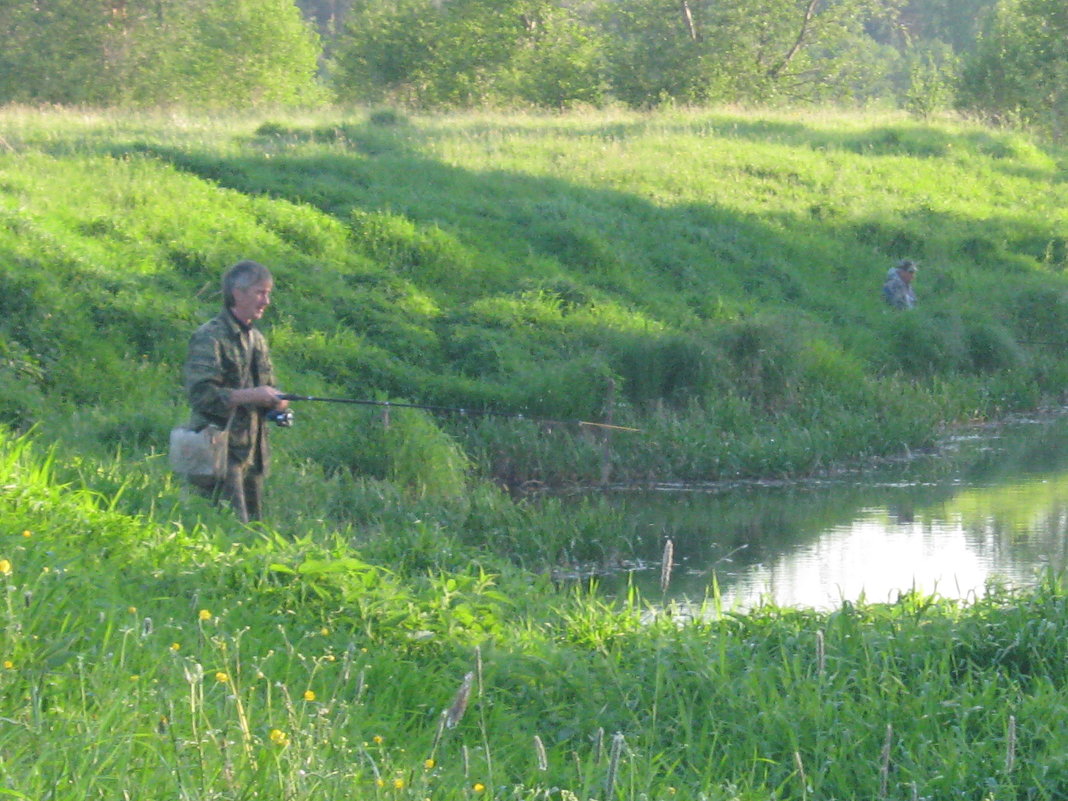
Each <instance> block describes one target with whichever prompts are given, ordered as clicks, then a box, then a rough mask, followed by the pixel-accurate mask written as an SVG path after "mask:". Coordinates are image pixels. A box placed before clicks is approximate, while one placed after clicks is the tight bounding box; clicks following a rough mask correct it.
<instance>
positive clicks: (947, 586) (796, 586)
mask: <svg viewBox="0 0 1068 801" xmlns="http://www.w3.org/2000/svg"><path fill="white" fill-rule="evenodd" d="M1042 567H1044V564H1042V563H1039V562H1037V561H1034V560H1032V559H1030V558H1028V559H1022V560H1020V559H1016V558H1014V557H1013V554H1012V553H1006V552H1005V550H1004V549H1002V548H1000V547H998V538H997V536H996V534H995V533H994V532H993V531H990V532H988V533H987V535H986V536H984V537H981V538H977V537H976V536H975V532H974V531H972V532H969V531H968V530H967V529H965V527H964V526H963V525H962V523H961V522H960V521H948V520H947V521H914V522H909V523H896V522H894V521H892V520H891V519H889V517H888V515H887V513H886V511H885V510H864V511H863V512H862V513H861V515H860V516H859V517H858V518H857V520H855V521H854V522H853V523H852V524H850V525H846V526H836V527H834V528H832V529H830V530H828V531H827V532H826V533H825V534H823V535H822V536H821V537H820V538H819V539H817V540H816V541H815V542H813V543H811V544H809V545H806V546H804V547H802V548H800V549H799V550H797V551H795V552H792V553H787V554H780V555H779V556H778V557H776V558H775V559H774V560H773V561H772V562H771V563H770V564H757V565H752V566H750V567H749V568H747V569H745V570H743V571H742V572H741V573H740V574H738V575H735V576H734V577H732V578H731V579H729V581H728V582H725V583H726V584H727V587H725V588H724V589H723V590H722V593H721V594H722V598H723V607H724V608H725V609H732V608H740V609H746V608H750V607H752V606H755V605H757V604H758V603H760V602H761V601H762V600H766V601H769V602H771V603H773V604H775V605H778V606H791V607H808V608H815V609H833V608H837V607H839V606H841V603H842V601H843V600H849V601H856V600H859V599H861V598H864V599H866V600H867V601H870V602H883V601H894V600H896V599H897V597H898V595H899V594H900V593H901V592H903V591H908V590H912V589H914V590H917V591H919V592H921V593H925V594H937V595H940V596H943V597H952V598H969V597H975V596H980V595H982V594H983V592H984V588H985V587H986V586H987V583H988V582H989V581H992V580H993V581H999V582H1001V583H1004V584H1007V585H1010V586H1026V585H1029V584H1031V583H1033V581H1034V578H1035V572H1036V570H1040V569H1041V568H1042ZM721 580H722V579H721Z"/></svg>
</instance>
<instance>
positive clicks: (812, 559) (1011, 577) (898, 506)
mask: <svg viewBox="0 0 1068 801" xmlns="http://www.w3.org/2000/svg"><path fill="white" fill-rule="evenodd" d="M606 497H607V499H608V502H609V503H610V504H612V505H613V506H614V507H616V508H617V509H618V510H619V511H620V513H621V514H622V515H623V518H624V519H625V520H626V524H627V526H628V527H632V528H633V531H634V533H635V540H634V541H635V548H634V553H633V554H632V555H631V557H630V558H628V559H626V560H623V561H622V562H621V563H620V565H618V566H617V567H616V568H615V569H614V570H603V569H602V570H598V571H587V572H585V573H584V571H576V573H575V574H574V576H573V577H572V578H573V579H574V580H583V579H584V578H585V577H586V576H588V574H589V572H597V573H599V574H600V575H599V576H598V578H597V581H598V584H599V587H600V589H601V591H602V592H603V593H606V594H615V593H622V592H625V591H626V589H627V588H628V587H629V586H631V585H633V586H636V587H637V588H638V589H639V591H640V592H641V593H642V596H643V597H644V598H646V599H647V600H650V601H668V600H671V601H677V602H686V603H694V602H701V601H702V600H704V599H707V598H709V597H710V596H711V595H712V594H713V593H717V592H718V594H719V597H720V600H721V603H722V605H723V607H724V608H726V609H738V610H744V609H747V608H752V607H753V606H755V605H757V604H760V603H762V602H770V603H773V604H775V605H778V606H789V607H803V608H816V609H831V608H837V607H838V606H840V605H841V603H842V601H846V600H848V601H870V602H881V601H893V600H895V599H896V598H897V597H898V596H899V595H900V594H901V593H904V592H908V591H911V590H916V591H920V592H923V593H928V594H936V595H939V596H942V597H948V598H958V599H963V600H967V599H969V598H974V597H978V596H981V595H982V594H984V593H985V592H986V590H987V588H988V587H989V586H991V585H992V584H998V585H1001V586H1006V587H1015V588H1025V587H1028V586H1032V585H1034V584H1035V583H1036V582H1037V581H1038V580H1039V579H1040V578H1041V577H1042V575H1044V574H1046V573H1049V572H1050V571H1052V572H1053V573H1055V574H1060V573H1061V572H1063V570H1064V569H1065V566H1066V565H1068V545H1066V535H1068V415H1065V414H1063V413H1058V414H1045V415H1041V416H1034V417H1028V418H1017V419H1014V420H1010V421H1007V422H1004V423H1001V424H997V425H981V426H979V425H977V426H969V427H964V428H960V429H956V430H954V431H953V432H952V433H950V434H949V435H947V436H946V437H945V438H944V439H943V441H942V442H941V443H940V444H939V446H938V447H937V448H936V449H934V450H933V451H931V452H928V453H922V454H907V455H905V456H903V457H902V458H900V459H897V460H885V461H883V462H882V463H880V464H878V465H869V466H866V467H862V468H857V469H854V470H841V471H838V472H835V473H831V474H827V475H824V476H820V477H817V478H812V479H805V480H798V481H746V482H721V483H717V484H708V485H700V486H692V485H690V486H684V485H659V486H655V487H651V488H641V489H633V488H622V487H617V488H614V489H613V490H610V491H608V492H607V493H606ZM669 540H670V542H671V548H672V550H673V559H672V568H671V570H670V578H669V582H668V584H667V591H666V592H662V589H661V587H662V580H663V579H664V578H665V572H664V549H665V545H666V543H667V542H668V541H669Z"/></svg>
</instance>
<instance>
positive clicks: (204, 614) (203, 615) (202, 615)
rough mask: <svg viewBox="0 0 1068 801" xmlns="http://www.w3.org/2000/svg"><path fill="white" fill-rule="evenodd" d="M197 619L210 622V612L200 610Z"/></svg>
mask: <svg viewBox="0 0 1068 801" xmlns="http://www.w3.org/2000/svg"><path fill="white" fill-rule="evenodd" d="M198 617H199V618H200V619H201V620H211V612H209V611H208V610H207V609H201V610H200V614H199V615H198Z"/></svg>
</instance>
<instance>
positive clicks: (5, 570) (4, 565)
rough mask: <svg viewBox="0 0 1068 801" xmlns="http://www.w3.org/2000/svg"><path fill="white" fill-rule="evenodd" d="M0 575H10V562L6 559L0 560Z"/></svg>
mask: <svg viewBox="0 0 1068 801" xmlns="http://www.w3.org/2000/svg"><path fill="white" fill-rule="evenodd" d="M0 574H3V575H5V576H10V575H11V562H9V561H8V560H7V559H0Z"/></svg>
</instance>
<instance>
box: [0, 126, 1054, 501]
mask: <svg viewBox="0 0 1068 801" xmlns="http://www.w3.org/2000/svg"><path fill="white" fill-rule="evenodd" d="M376 120H378V121H379V122H376ZM381 120H385V122H381ZM3 130H4V137H5V140H4V141H5V142H7V147H6V148H5V150H4V152H3V153H2V154H0V219H2V220H3V225H2V226H0V252H2V253H3V255H4V260H3V263H4V265H5V266H4V268H3V272H0V289H2V290H3V293H2V296H3V298H4V300H3V301H2V306H3V312H4V323H3V326H2V328H0V336H2V339H0V342H2V345H3V352H4V354H5V356H4V366H3V368H2V369H4V370H5V372H6V374H8V375H11V376H13V377H16V378H19V379H21V383H22V384H24V385H25V386H20V387H19V389H18V391H14V390H11V389H8V390H6V391H4V392H3V394H2V396H0V408H2V409H3V411H4V413H5V416H6V418H7V419H8V420H10V421H12V422H14V423H15V424H16V425H17V426H22V427H25V426H28V425H30V424H33V423H38V424H40V425H41V426H42V427H43V429H44V430H46V431H47V432H48V435H49V436H50V437H55V438H59V439H64V440H66V439H69V438H72V437H73V438H74V439H76V440H79V439H89V440H93V439H96V440H102V441H103V443H104V444H107V445H111V446H114V445H115V444H118V443H121V444H123V445H124V446H128V447H129V448H132V449H133V450H134V451H141V450H143V449H145V448H146V447H150V446H151V445H153V444H155V443H160V442H162V441H163V439H164V438H165V437H164V435H165V433H166V430H167V428H168V427H169V426H170V425H171V424H172V423H173V422H175V421H176V420H177V419H179V418H180V417H181V414H182V411H181V409H182V402H181V399H180V398H179V397H178V393H177V392H176V391H175V386H174V377H175V376H176V375H177V370H178V364H179V363H180V361H181V358H182V353H183V348H184V342H185V337H186V335H187V333H188V331H189V330H191V329H192V327H193V326H194V325H195V324H196V323H197V322H198V321H199V320H201V319H203V318H204V316H205V315H206V314H208V313H210V311H211V310H212V308H213V307H214V305H215V304H216V302H217V295H216V294H215V292H214V288H215V283H216V282H217V280H218V274H219V273H220V271H221V270H222V269H223V268H224V267H225V266H226V265H227V264H229V263H232V262H233V261H235V260H237V259H239V258H244V257H255V258H258V259H259V260H261V261H263V262H265V263H267V264H268V265H269V266H271V267H272V269H273V270H275V272H276V273H277V274H278V279H279V287H278V292H277V293H276V306H275V308H274V309H273V310H272V311H271V312H270V313H269V315H268V320H267V321H266V322H265V325H266V326H267V327H268V328H269V329H270V330H269V333H270V335H271V338H272V342H273V345H274V349H275V352H276V353H277V354H278V359H277V360H278V361H279V365H280V370H281V373H282V376H283V379H284V381H285V384H286V388H288V389H289V390H290V391H295V392H300V393H303V394H312V393H316V394H324V393H330V394H338V395H345V396H355V397H378V398H392V399H395V400H408V401H415V402H423V403H430V404H437V405H446V406H458V407H465V408H476V409H486V408H488V409H497V410H502V411H509V412H522V413H524V414H527V415H530V416H539V417H549V418H554V419H560V418H563V419H573V418H579V419H593V420H598V419H603V418H604V416H605V414H606V409H605V405H606V403H608V402H609V398H610V397H611V398H612V399H613V400H612V404H613V407H614V408H613V409H612V413H613V419H615V420H616V421H617V422H623V423H625V424H632V425H635V426H637V427H639V428H643V429H645V430H646V433H645V434H644V435H641V436H617V437H614V438H613V439H612V447H611V465H612V475H613V477H614V478H616V479H619V480H624V481H626V480H636V479H637V480H642V479H646V478H648V477H650V476H655V477H657V478H661V479H664V480H710V479H716V478H724V477H733V476H737V475H747V476H753V475H767V474H776V475H790V474H795V475H796V474H804V473H808V472H812V471H814V470H819V469H821V468H824V467H826V466H828V465H830V464H833V463H836V462H840V461H842V460H849V459H855V458H864V457H868V456H872V455H881V454H886V453H892V452H896V451H899V450H901V449H902V448H903V447H917V446H922V445H924V444H928V443H930V442H931V440H932V438H933V437H934V436H935V434H936V432H937V431H938V429H939V427H940V426H942V425H944V424H945V423H947V422H952V421H954V420H958V419H963V418H971V417H976V416H980V417H982V416H998V415H1000V414H1003V413H1004V412H1006V411H1010V410H1013V409H1019V408H1031V407H1033V406H1036V405H1039V404H1041V403H1043V402H1048V401H1050V400H1053V401H1056V400H1059V398H1060V397H1061V395H1062V393H1063V389H1064V385H1065V371H1064V368H1063V367H1062V365H1061V360H1060V359H1059V348H1060V346H1061V345H1063V344H1065V343H1066V342H1068V331H1066V328H1065V323H1064V320H1065V319H1066V318H1065V315H1064V314H1063V313H1062V312H1063V309H1062V307H1063V306H1064V304H1065V285H1064V281H1063V276H1062V272H1063V269H1064V266H1065V264H1066V258H1068V250H1066V241H1068V240H1066V239H1065V233H1064V231H1065V214H1066V212H1065V211H1064V209H1065V207H1066V205H1065V202H1064V201H1065V196H1064V195H1065V190H1064V183H1063V181H1062V180H1061V177H1062V176H1063V163H1064V154H1063V152H1061V151H1058V150H1055V149H1051V148H1049V147H1046V146H1043V145H1041V144H1040V143H1036V142H1034V141H1031V140H1028V139H1027V138H1025V137H1024V136H1022V135H1019V134H1015V133H1011V132H997V131H993V130H989V129H984V128H979V127H975V126H968V125H965V124H962V123H958V122H951V121H944V122H935V123H922V124H921V123H916V122H911V121H908V120H906V119H904V118H894V117H887V116H885V115H884V116H870V117H864V116H858V115H853V116H844V115H838V116H833V115H827V116H823V117H820V116H812V115H808V116H802V115H796V116H789V115H779V116H771V115H756V114H743V113H732V112H707V111H706V112H701V111H687V112H669V113H660V114H656V115H641V114H635V113H627V114H624V113H612V112H603V113H596V114H594V113H592V112H591V113H587V114H571V115H563V116H554V117H544V116H528V117H524V116H519V115H512V116H501V117H495V116H491V115H462V116H455V117H428V118H411V119H407V118H404V117H403V116H401V115H390V116H383V115H369V116H368V115H363V114H352V115H343V114H336V115H333V116H331V115H328V114H326V113H323V114H319V115H315V116H308V117H305V118H300V117H291V118H269V119H259V118H251V119H241V118H226V119H221V120H215V121H211V122H209V121H207V120H202V119H186V118H182V117H178V116H176V117H172V118H164V117H153V116H142V117H137V116H118V115H111V116H109V115H95V114H91V113H86V114H83V115H75V114H72V113H61V112H55V113H49V112H32V111H28V110H18V109H9V110H6V111H4V116H3ZM904 255H909V256H911V257H914V258H917V259H919V260H920V261H921V272H920V277H919V279H918V291H919V294H920V298H921V308H920V309H919V310H918V311H917V312H916V313H915V314H911V315H898V314H893V313H891V312H890V311H889V310H887V309H886V308H884V307H883V305H882V303H881V301H880V298H879V294H878V289H879V285H880V283H881V279H882V276H883V275H884V273H885V271H886V269H887V267H888V265H890V264H891V263H892V262H893V261H894V260H895V259H897V258H898V257H901V256H904ZM75 289H76V290H77V291H75ZM25 379H32V380H30V381H26V380H25ZM610 386H614V387H615V389H614V391H610V390H609V387H610ZM41 398H46V399H47V402H45V403H43V404H42V403H40V402H39V400H40V399H41ZM72 406H75V407H77V409H78V413H79V414H80V415H87V416H88V417H80V418H79V425H80V430H79V431H78V432H72V431H70V430H69V429H68V427H67V424H66V421H67V420H68V418H69V417H70V415H71V407H72ZM57 411H58V413H56V412H57ZM349 411H350V410H345V412H344V413H335V412H334V411H328V410H326V409H324V408H322V407H310V406H306V407H302V408H300V409H298V414H299V415H300V418H301V421H302V422H301V423H300V430H301V431H302V432H303V433H298V432H294V433H293V436H289V437H286V438H285V439H286V441H285V442H284V443H283V448H282V450H283V453H284V454H285V456H286V460H288V461H301V460H304V459H310V460H312V461H313V462H315V463H317V464H322V465H328V466H329V467H330V469H337V468H349V469H352V470H354V471H356V472H357V473H360V474H363V475H372V476H375V477H378V478H389V477H390V476H391V475H394V474H393V473H391V472H390V471H391V470H395V465H390V464H389V460H388V458H385V457H384V456H383V455H382V454H383V446H382V445H381V443H380V442H377V441H376V440H378V439H381V436H380V432H374V431H371V430H370V428H369V427H368V426H367V425H362V424H361V422H362V419H363V418H361V417H360V416H359V415H352V414H349ZM346 415H347V416H346ZM89 417H91V418H93V419H91V420H90V419H89ZM342 419H344V420H348V421H351V424H348V425H345V426H344V428H345V429H346V434H345V436H343V437H341V438H338V437H335V436H333V432H334V431H336V427H337V425H338V421H339V420H342ZM434 425H437V426H439V427H441V428H442V430H443V431H445V432H446V433H447V435H448V436H449V437H450V438H451V439H452V440H453V441H454V442H455V443H456V445H455V447H456V448H458V449H459V453H460V454H462V456H464V457H466V458H469V459H471V460H472V461H471V464H472V467H473V469H474V471H475V473H476V474H477V475H480V476H483V477H486V476H491V475H496V476H497V477H498V478H501V479H504V480H507V481H509V482H514V483H522V482H525V481H530V480H536V481H539V482H548V483H553V484H566V483H572V482H579V483H592V482H596V481H597V480H599V478H600V476H601V475H602V474H603V472H602V471H603V464H604V456H603V449H602V447H601V445H600V443H599V442H595V441H593V440H591V439H590V438H588V437H583V436H576V435H577V433H578V432H576V431H574V430H561V431H559V432H554V433H553V434H552V435H549V436H546V435H545V433H544V432H543V431H541V430H538V429H536V428H534V427H530V426H526V427H524V426H516V425H513V424H511V423H509V422H507V421H498V420H491V421H489V422H488V423H487V424H485V425H471V423H470V420H468V419H462V418H451V417H440V418H438V419H437V421H436V422H435V423H434ZM313 429H330V431H331V436H329V437H328V438H325V441H324V438H323V437H320V436H319V435H318V433H317V432H316V431H315V430H313ZM279 439H282V438H279ZM443 442H444V440H443ZM78 447H79V450H83V451H84V447H85V444H84V443H79V445H78ZM450 447H451V446H450ZM385 450H386V451H387V452H388V451H389V450H390V449H389V448H388V447H387V448H386V449H385ZM445 461H446V462H449V461H450V460H447V459H446V460H445ZM450 480H452V479H450ZM415 481H416V483H417V484H418V483H419V479H418V477H416V479H415Z"/></svg>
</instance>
